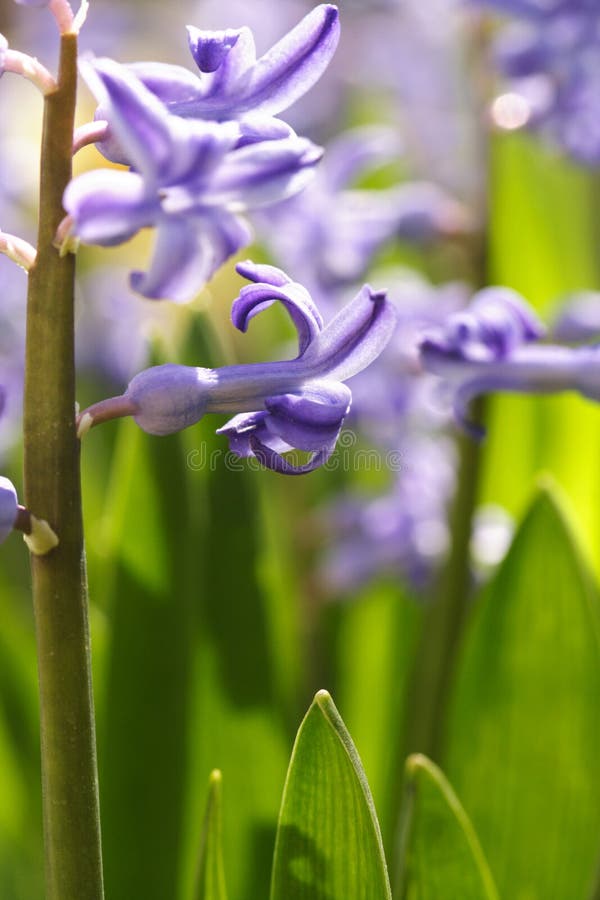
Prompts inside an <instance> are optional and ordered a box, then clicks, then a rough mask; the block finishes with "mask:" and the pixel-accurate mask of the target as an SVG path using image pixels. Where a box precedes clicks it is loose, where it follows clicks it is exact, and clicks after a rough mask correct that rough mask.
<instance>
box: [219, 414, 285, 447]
mask: <svg viewBox="0 0 600 900" xmlns="http://www.w3.org/2000/svg"><path fill="white" fill-rule="evenodd" d="M268 415H269V414H268V412H266V411H265V410H264V409H263V410H259V411H258V412H251V413H239V414H238V415H237V416H233V418H232V419H230V420H229V421H228V422H227V423H226V424H225V425H223V426H222V427H221V428H217V434H224V435H225V436H226V437H227V438H228V439H229V449H230V450H231V452H232V453H235V455H236V456H239V457H240V458H242V459H247V458H248V457H249V456H254V451H253V450H252V447H251V446H250V436H251V435H252V434H255V433H257V432H260V431H265V430H266V429H265V427H264V422H265V419H266V418H267V416H268ZM282 449H283V448H282Z"/></svg>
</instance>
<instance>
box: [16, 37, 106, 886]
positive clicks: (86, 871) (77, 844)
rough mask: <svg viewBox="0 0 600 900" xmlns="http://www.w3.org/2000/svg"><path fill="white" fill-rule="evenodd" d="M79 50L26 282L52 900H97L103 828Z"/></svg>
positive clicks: (48, 165)
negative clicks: (84, 451) (74, 227)
mask: <svg viewBox="0 0 600 900" xmlns="http://www.w3.org/2000/svg"><path fill="white" fill-rule="evenodd" d="M76 79H77V41H76V37H75V35H73V34H67V35H64V36H63V37H62V39H61V55H60V71H59V80H58V89H57V90H56V91H55V92H53V93H52V94H50V95H48V96H47V97H46V99H45V106H44V129H43V138H42V156H41V182H40V227H39V236H38V238H39V239H38V253H37V259H36V263H35V265H34V267H33V268H32V270H31V273H30V279H29V295H28V304H27V306H28V308H27V359H26V376H25V411H24V418H25V424H24V443H25V499H26V504H27V506H28V508H29V509H31V511H32V512H33V513H34V514H35V515H36V516H37V517H38V518H43V519H46V520H47V521H48V522H49V523H50V525H51V526H52V528H53V529H54V531H55V532H56V533H57V535H58V537H59V541H60V543H59V545H58V547H57V548H56V549H55V550H52V551H51V552H50V553H49V554H48V555H47V556H32V559H31V566H32V577H33V603H34V612H35V621H36V637H37V647H38V668H39V680H40V707H41V709H40V717H41V756H42V787H43V810H44V842H45V859H46V896H47V900H102V897H103V887H102V862H101V852H100V818H99V804H98V779H97V767H96V748H95V733H94V712H93V699H92V683H91V668H90V641H89V628H88V617H87V592H86V576H85V558H84V550H83V528H82V520H81V492H80V478H79V446H78V441H77V438H76V434H75V367H74V348H73V345H74V327H73V294H74V291H73V282H74V268H75V267H74V257H73V256H71V255H67V256H65V257H63V258H61V257H60V256H59V254H58V251H57V250H56V249H55V248H54V247H53V245H52V241H53V238H54V234H55V232H56V228H57V226H58V224H59V222H60V220H61V219H62V217H63V216H64V212H63V209H62V202H61V200H62V194H63V191H64V188H65V186H66V184H67V183H68V181H69V180H70V178H71V152H72V139H73V123H74V112H75V93H76Z"/></svg>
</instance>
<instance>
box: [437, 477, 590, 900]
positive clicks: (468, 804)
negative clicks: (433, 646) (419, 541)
mask: <svg viewBox="0 0 600 900" xmlns="http://www.w3.org/2000/svg"><path fill="white" fill-rule="evenodd" d="M453 700H454V702H453V705H452V709H451V714H450V720H449V734H448V754H447V762H446V766H445V768H446V771H447V772H448V776H449V778H450V779H451V781H452V784H453V785H454V786H455V787H456V790H457V793H458V794H459V796H460V797H461V799H462V801H463V803H464V806H465V809H466V810H467V813H468V814H469V816H470V817H471V820H472V822H473V825H474V827H475V829H476V831H477V834H478V835H479V838H480V840H481V843H482V846H483V849H484V852H485V854H486V857H487V859H488V861H489V863H490V867H491V869H492V872H493V874H494V878H495V881H496V884H497V885H498V889H499V891H500V894H501V896H506V897H510V898H511V900H567V898H568V900H583V898H585V897H586V893H587V890H588V888H589V885H590V881H591V878H592V875H593V873H594V870H595V866H596V860H597V852H598V834H599V832H600V766H599V765H598V746H600V703H599V700H600V654H599V644H598V608H597V597H596V595H595V593H593V592H592V590H591V587H590V582H589V578H588V576H587V573H586V572H585V571H584V569H583V568H582V565H581V562H580V559H579V556H578V553H577V550H576V548H575V546H574V544H573V538H572V536H571V533H570V531H569V528H568V527H567V525H566V524H565V520H564V518H563V515H562V513H561V512H560V510H559V509H558V507H557V505H556V502H555V500H554V498H553V495H552V493H551V492H550V491H549V490H548V489H544V490H542V491H541V492H540V494H539V496H538V497H537V498H536V500H535V502H534V503H533V505H532V507H531V509H530V510H529V513H528V514H527V516H526V517H525V520H524V522H523V524H522V525H521V528H520V530H519V532H518V534H517V537H516V538H515V540H514V543H513V546H512V548H511V550H510V552H509V555H508V557H507V558H506V560H505V562H504V563H503V565H502V566H501V568H500V571H499V572H498V574H497V576H496V577H495V579H494V581H493V583H492V584H491V586H490V588H489V590H488V591H487V592H486V594H485V595H484V596H483V597H482V598H481V599H480V600H479V602H478V603H477V605H476V607H475V609H474V611H473V616H472V621H471V623H470V627H469V628H468V631H467V635H466V640H465V644H464V647H463V651H462V655H461V658H460V660H459V664H458V670H457V681H456V684H455V689H454V694H453Z"/></svg>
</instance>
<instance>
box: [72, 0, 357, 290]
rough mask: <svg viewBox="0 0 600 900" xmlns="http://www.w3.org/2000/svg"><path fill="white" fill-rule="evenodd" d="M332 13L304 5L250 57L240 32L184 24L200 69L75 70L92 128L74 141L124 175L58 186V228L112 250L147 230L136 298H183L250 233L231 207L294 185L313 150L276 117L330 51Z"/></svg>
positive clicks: (309, 168)
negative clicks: (85, 90) (61, 213)
mask: <svg viewBox="0 0 600 900" xmlns="http://www.w3.org/2000/svg"><path fill="white" fill-rule="evenodd" d="M338 34H339V23H338V14H337V9H336V8H335V7H333V6H329V5H322V6H319V7H317V8H316V9H314V10H313V11H312V12H311V13H309V15H308V16H306V17H305V18H304V19H303V20H302V22H300V24H299V25H298V26H297V27H296V28H294V29H292V31H291V32H290V33H289V34H288V35H286V36H285V37H284V38H283V39H282V40H281V41H280V42H279V43H278V44H276V45H275V46H274V47H273V48H272V49H271V50H270V51H269V52H268V53H266V54H265V55H264V56H263V57H261V58H260V59H259V60H257V59H256V54H255V50H254V41H253V38H252V34H251V32H250V31H249V29H247V28H242V29H239V30H233V29H230V30H227V31H221V32H212V31H200V30H199V29H196V28H189V29H188V35H189V44H190V49H191V51H192V55H193V57H194V60H195V62H196V63H197V65H198V68H199V69H200V77H198V76H197V75H194V74H193V73H191V72H189V71H188V70H186V69H183V68H181V67H179V66H169V65H163V64H158V63H138V64H133V65H131V66H128V67H126V66H121V65H119V64H118V63H115V62H113V61H112V60H108V59H100V60H96V61H95V62H93V63H88V64H87V65H85V66H84V67H83V73H84V76H85V78H86V80H87V82H88V84H89V86H90V88H91V89H92V91H93V93H94V94H95V95H96V98H97V99H98V101H99V108H98V112H97V116H96V118H97V121H96V123H95V126H93V127H91V128H89V126H84V131H83V137H79V138H76V145H77V146H82V145H83V144H84V143H85V142H86V141H88V142H89V141H91V140H96V141H98V146H99V149H100V150H101V151H102V152H103V153H104V154H105V156H107V157H108V158H109V159H111V160H113V161H118V162H121V163H124V164H126V165H128V166H129V167H130V168H129V170H128V171H122V170H114V169H106V170H98V171H92V172H87V173H85V174H83V175H81V176H79V177H78V178H76V179H75V180H74V181H72V182H71V184H70V185H69V187H68V189H67V191H66V194H65V198H64V204H65V208H66V210H67V212H68V213H69V218H68V221H67V223H66V225H65V226H64V227H63V229H62V230H61V231H62V237H63V238H64V237H65V231H67V232H68V233H70V234H71V235H72V236H73V237H75V238H77V239H79V240H81V241H83V242H85V243H91V244H98V245H102V246H111V245H115V244H120V243H122V242H124V241H126V240H128V239H129V238H131V237H132V236H133V235H134V234H135V233H136V232H137V231H139V230H140V229H141V228H144V227H154V228H156V245H155V250H154V254H153V258H152V261H151V264H150V268H149V270H148V271H147V272H145V273H142V272H134V273H133V274H132V276H131V285H132V287H133V288H134V289H135V290H137V291H138V292H139V293H141V294H142V295H143V296H145V297H148V298H152V299H157V298H163V297H164V298H169V299H172V300H176V301H183V300H189V299H190V298H192V297H193V296H194V295H195V294H197V292H198V291H199V290H200V289H201V288H202V287H203V285H204V284H205V283H206V281H207V280H208V279H209V278H210V277H211V276H212V275H213V274H214V272H215V271H216V270H217V269H218V268H219V266H220V265H221V264H222V263H223V262H224V261H225V260H226V259H228V258H229V257H230V256H232V255H233V254H234V253H236V252H237V251H238V250H239V249H240V248H241V247H243V246H245V245H246V244H248V243H249V242H250V240H251V233H250V231H249V228H248V226H247V224H246V222H245V221H244V219H242V218H241V217H240V213H242V212H244V211H246V210H249V209H254V208H257V207H260V206H264V205H268V204H271V203H273V202H275V201H277V200H281V199H283V198H285V197H287V196H290V195H291V194H294V193H295V192H297V191H298V190H301V189H302V188H303V187H304V186H305V184H306V183H307V181H308V180H309V179H310V178H311V176H312V172H313V169H314V166H315V164H316V163H317V162H318V160H319V159H320V157H321V154H322V151H321V149H320V148H319V147H316V146H315V145H314V144H312V143H311V142H310V141H309V140H307V139H305V138H301V137H298V136H297V135H296V134H295V133H294V132H293V130H292V129H291V128H290V127H289V126H288V125H286V124H285V123H284V122H282V121H280V120H279V119H278V118H276V115H277V114H278V113H279V112H281V111H282V110H284V109H286V108H287V107H288V106H289V105H290V104H291V103H293V102H294V101H295V100H296V99H297V98H298V97H299V96H301V95H302V94H303V93H305V91H307V90H308V89H309V88H310V87H311V86H312V85H313V84H314V82H315V81H316V80H317V79H318V78H319V77H320V75H321V74H322V72H323V71H324V69H325V68H326V66H327V64H328V62H329V60H330V59H331V56H332V54H333V52H334V50H335V46H336V43H337V39H338Z"/></svg>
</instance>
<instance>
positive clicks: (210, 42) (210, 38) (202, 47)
mask: <svg viewBox="0 0 600 900" xmlns="http://www.w3.org/2000/svg"><path fill="white" fill-rule="evenodd" d="M187 32H188V43H189V45H190V51H191V54H192V56H193V57H194V61H195V63H196V65H197V66H198V68H199V69H200V71H201V72H214V71H216V69H218V68H219V66H220V65H221V64H222V63H223V61H224V59H225V57H226V56H227V54H228V53H229V51H230V50H231V48H232V47H235V45H236V44H237V42H238V39H239V37H240V31H239V30H236V29H234V28H228V29H227V30H226V31H200V29H199V28H194V27H193V26H192V25H188V26H187Z"/></svg>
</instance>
